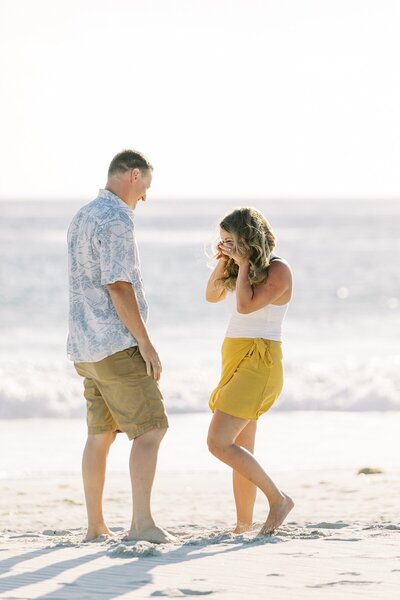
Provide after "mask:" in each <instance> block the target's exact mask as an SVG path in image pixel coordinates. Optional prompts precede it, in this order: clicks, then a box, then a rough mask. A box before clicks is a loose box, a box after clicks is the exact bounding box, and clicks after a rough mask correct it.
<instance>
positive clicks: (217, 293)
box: [206, 256, 227, 302]
mask: <svg viewBox="0 0 400 600" xmlns="http://www.w3.org/2000/svg"><path fill="white" fill-rule="evenodd" d="M226 261H227V258H226V257H224V256H220V258H219V259H218V262H217V266H216V267H215V269H214V271H213V272H212V273H211V275H210V279H209V280H208V283H207V288H206V300H207V302H220V301H221V300H224V298H225V297H226V294H227V292H226V289H225V288H223V287H217V286H216V285H215V282H216V281H217V279H220V278H221V277H223V275H224V270H225V265H226Z"/></svg>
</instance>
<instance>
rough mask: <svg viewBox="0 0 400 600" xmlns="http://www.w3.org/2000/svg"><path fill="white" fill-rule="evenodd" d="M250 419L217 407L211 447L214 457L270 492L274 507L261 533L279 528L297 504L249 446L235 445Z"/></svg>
mask: <svg viewBox="0 0 400 600" xmlns="http://www.w3.org/2000/svg"><path fill="white" fill-rule="evenodd" d="M248 423H249V421H246V420H245V419H239V418H237V417H232V416H231V415H227V414H225V413H223V412H221V411H219V410H216V411H215V413H214V416H213V418H212V421H211V424H210V429H209V432H208V440H207V442H208V447H209V450H210V452H211V453H212V454H214V456H216V457H217V458H219V459H220V460H221V461H222V462H224V463H225V464H227V465H229V466H230V467H232V469H234V470H235V471H237V472H238V473H240V474H241V475H242V476H243V477H245V478H246V479H248V480H249V481H251V482H252V483H254V484H255V485H256V486H257V487H258V488H260V490H261V491H262V492H264V494H265V495H266V497H267V499H268V502H269V506H270V510H269V514H268V517H267V520H266V521H265V523H264V525H263V527H262V529H261V531H260V533H262V534H270V533H272V532H273V531H274V529H276V528H277V527H279V526H280V525H281V524H282V523H283V521H284V520H285V518H286V516H287V515H288V513H289V512H290V511H291V510H292V508H293V506H294V503H293V501H292V499H291V498H289V496H287V495H286V494H284V493H283V492H281V491H280V490H279V489H278V488H277V487H276V485H275V483H274V482H273V481H272V479H271V478H270V477H268V475H267V474H266V473H265V471H264V470H263V469H262V467H261V465H259V463H258V462H257V461H256V459H255V458H254V456H252V455H251V453H250V452H248V451H247V450H246V449H245V448H241V447H240V446H238V445H237V444H235V440H236V439H237V437H238V435H239V434H240V433H241V431H243V429H244V428H245V427H246V425H247V424H248Z"/></svg>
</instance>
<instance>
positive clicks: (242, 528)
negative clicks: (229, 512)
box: [232, 523, 253, 533]
mask: <svg viewBox="0 0 400 600" xmlns="http://www.w3.org/2000/svg"><path fill="white" fill-rule="evenodd" d="M252 529H253V524H252V523H237V525H236V527H235V529H234V530H233V531H232V533H246V531H251V530H252Z"/></svg>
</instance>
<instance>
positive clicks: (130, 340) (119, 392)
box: [68, 150, 174, 543]
mask: <svg viewBox="0 0 400 600" xmlns="http://www.w3.org/2000/svg"><path fill="white" fill-rule="evenodd" d="M152 171H153V167H152V166H151V164H150V163H149V162H148V160H147V159H146V158H145V157H144V156H143V155H142V154H140V153H139V152H135V151H132V150H125V151H123V152H120V153H119V154H117V155H116V156H115V157H114V158H113V160H112V161H111V164H110V167H109V171H108V180H107V185H106V187H105V189H104V190H100V191H99V195H98V197H97V198H96V199H95V200H93V202H90V203H89V204H87V205H86V206H84V207H83V208H81V209H80V210H79V212H78V213H77V214H76V215H75V217H74V218H73V220H72V222H71V225H70V227H69V230H68V255H69V285H70V318H69V336H68V357H69V358H70V359H71V360H73V361H74V366H75V368H76V371H77V372H78V374H79V375H81V376H82V377H84V378H85V379H84V396H85V398H86V402H87V423H88V439H87V442H86V446H85V450H84V453H83V461H82V475H83V484H84V490H85V498H86V508H87V514H88V530H87V534H86V538H85V541H90V540H93V539H95V538H96V537H98V536H99V535H104V534H105V535H111V533H110V531H109V529H108V527H107V525H106V523H105V521H104V517H103V510H102V497H103V489H104V481H105V471H106V459H107V454H108V451H109V448H110V446H111V444H112V442H113V441H114V439H115V437H116V433H117V432H119V431H123V432H125V433H126V434H127V435H128V437H129V439H130V440H134V441H133V444H132V450H131V455H130V475H131V483H132V501H133V515H132V524H131V528H130V531H129V534H128V537H129V539H140V540H147V541H150V542H154V543H162V542H166V541H171V540H173V539H174V538H173V536H171V535H170V534H169V533H167V532H166V531H165V530H163V529H162V528H161V527H157V526H156V524H155V522H154V520H153V517H152V514H151V505H150V499H151V490H152V485H153V481H154V475H155V469H156V463H157V453H158V449H159V445H160V442H161V440H162V438H163V437H164V435H165V432H166V430H167V427H168V420H167V416H166V413H165V408H164V403H163V398H162V395H161V392H160V389H159V385H158V382H159V379H160V374H161V363H160V359H159V357H158V354H157V352H156V350H155V348H154V346H153V345H152V343H151V341H150V338H149V334H148V331H147V329H146V321H147V314H148V307H147V302H146V298H145V294H144V288H143V282H142V277H141V273H140V262H139V255H138V248H137V245H136V241H135V228H134V209H135V208H136V205H137V203H138V202H139V201H140V200H142V201H145V200H146V193H147V190H148V188H149V187H150V185H151V179H152Z"/></svg>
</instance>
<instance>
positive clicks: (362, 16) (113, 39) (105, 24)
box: [0, 0, 400, 200]
mask: <svg viewBox="0 0 400 600" xmlns="http://www.w3.org/2000/svg"><path fill="white" fill-rule="evenodd" d="M399 31H400V3H399V2H398V1H397V0H375V1H372V0H333V1H332V0H304V1H303V0H200V1H198V0H95V1H94V0H78V1H77V0H35V1H34V2H33V1H31V0H0V69H1V70H0V75H1V76H0V98H1V100H0V137H1V139H0V163H1V169H0V199H2V200H9V199H18V198H34V199H42V198H43V199H51V198H54V199H68V198H71V199H72V198H74V199H75V198H79V199H80V198H84V197H89V198H92V197H94V196H95V195H96V193H97V190H98V188H99V187H103V186H104V184H105V179H106V172H107V168H108V165H109V163H110V161H111V158H112V157H113V156H114V155H115V154H116V153H117V152H119V151H120V150H122V149H125V148H134V149H137V150H140V151H142V152H144V153H145V154H146V155H147V156H148V158H149V160H150V161H151V162H152V163H153V164H154V167H155V170H154V177H153V185H152V192H151V193H152V194H153V195H154V196H155V197H157V198H166V199H175V198H176V199H185V198H206V197H207V198H230V197H232V198H234V199H247V198H249V199H253V198H321V199H323V198H338V199H340V198H357V199H358V198H361V199H362V198H377V199H380V198H398V197H400V174H399V173H400V171H399V163H400V161H399V159H400V108H399V107H400V69H399V68H398V61H399V56H400V36H399V34H398V32H399Z"/></svg>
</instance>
